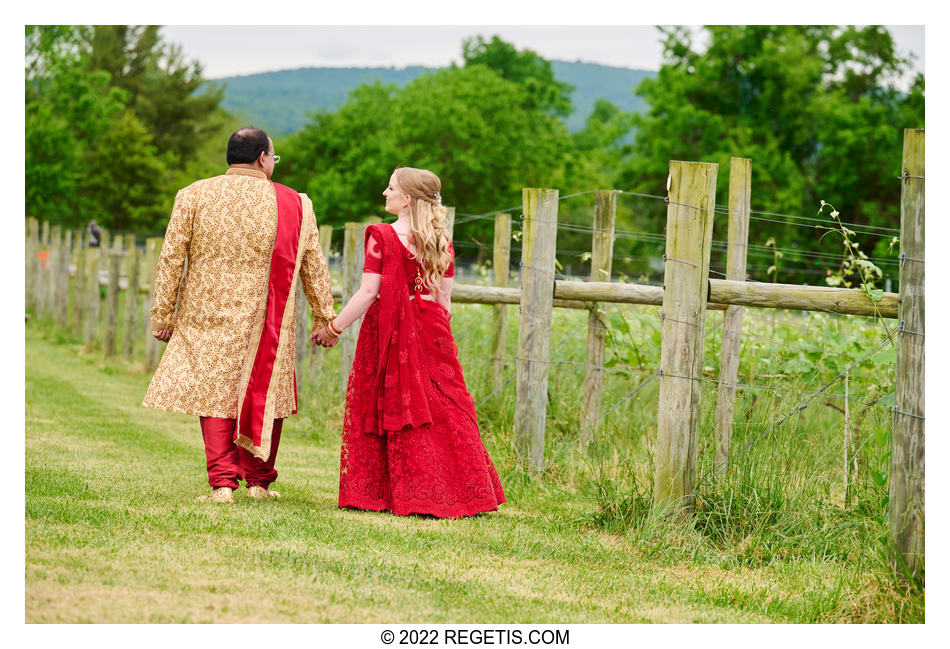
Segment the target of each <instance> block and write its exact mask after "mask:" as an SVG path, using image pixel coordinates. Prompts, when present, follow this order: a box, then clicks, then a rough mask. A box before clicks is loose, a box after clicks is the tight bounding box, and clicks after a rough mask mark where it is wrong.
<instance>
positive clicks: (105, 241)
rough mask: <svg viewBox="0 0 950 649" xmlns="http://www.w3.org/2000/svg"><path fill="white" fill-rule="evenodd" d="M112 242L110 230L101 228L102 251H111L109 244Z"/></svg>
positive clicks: (100, 245) (100, 242) (100, 243)
mask: <svg viewBox="0 0 950 649" xmlns="http://www.w3.org/2000/svg"><path fill="white" fill-rule="evenodd" d="M110 241H111V239H110V235H109V228H103V227H101V226H100V227H99V247H100V248H101V249H102V250H108V249H109V242H110Z"/></svg>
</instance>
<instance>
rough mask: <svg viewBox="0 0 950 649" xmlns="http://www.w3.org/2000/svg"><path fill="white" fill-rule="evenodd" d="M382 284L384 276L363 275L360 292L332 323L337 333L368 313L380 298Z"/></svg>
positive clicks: (374, 274) (357, 292)
mask: <svg viewBox="0 0 950 649" xmlns="http://www.w3.org/2000/svg"><path fill="white" fill-rule="evenodd" d="M382 284H383V276H382V275H378V274H376V273H363V280H362V282H361V283H360V288H359V290H358V291H356V293H354V294H353V297H351V298H350V301H349V302H347V303H346V306H345V307H343V310H342V311H340V313H339V314H338V315H337V317H336V318H334V319H333V320H332V321H331V322H333V326H334V327H336V330H337V331H343V330H344V329H346V328H347V327H349V326H350V325H351V324H353V323H354V322H356V321H357V320H359V319H360V318H361V317H362V316H363V314H364V313H366V310H367V309H369V308H370V306H372V304H373V302H375V301H376V298H377V297H379V289H380V287H381V286H382Z"/></svg>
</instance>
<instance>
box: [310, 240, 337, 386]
mask: <svg viewBox="0 0 950 649" xmlns="http://www.w3.org/2000/svg"><path fill="white" fill-rule="evenodd" d="M332 244H333V226H332V225H321V226H320V250H321V252H323V257H324V259H326V260H327V266H328V267H329V265H330V248H331V246H332ZM311 322H312V320H310V321H308V322H307V327H308V331H307V345H310V338H309V334H310V332H309V327H310V323H311ZM328 351H329V350H327V349H324V348H323V347H315V346H311V347H310V367H309V373H310V380H311V381H312V380H314V379H315V378H316V376H317V373H318V372H319V371H320V370H322V369H323V361H324V359H325V358H326V355H327V352H328Z"/></svg>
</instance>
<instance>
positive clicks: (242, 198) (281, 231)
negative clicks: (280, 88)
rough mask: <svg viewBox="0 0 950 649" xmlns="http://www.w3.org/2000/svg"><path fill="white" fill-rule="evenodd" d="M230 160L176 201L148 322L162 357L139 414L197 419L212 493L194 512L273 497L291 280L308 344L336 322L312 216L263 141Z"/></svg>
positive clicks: (244, 138)
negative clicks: (306, 306) (301, 297)
mask: <svg viewBox="0 0 950 649" xmlns="http://www.w3.org/2000/svg"><path fill="white" fill-rule="evenodd" d="M227 160H228V165H230V168H229V169H228V171H227V173H226V174H225V175H223V176H216V177H214V178H208V179H205V180H199V181H198V182H196V183H193V184H192V185H189V186H188V187H186V188H184V189H182V190H181V191H179V192H178V195H177V196H176V198H175V206H174V208H173V209H172V215H171V219H170V220H169V222H168V229H167V231H166V233H165V241H164V243H163V244H162V253H161V256H160V258H159V260H158V267H157V269H156V274H155V300H154V306H153V307H152V311H151V327H152V332H153V334H154V335H155V337H156V338H158V339H159V340H163V341H166V342H168V347H167V348H166V349H165V353H164V355H163V356H162V360H161V362H160V363H159V365H158V368H157V369H156V371H155V375H154V377H152V382H151V383H150V384H149V386H148V391H147V392H146V395H145V400H144V402H143V405H145V406H147V407H151V408H162V409H164V410H172V411H175V412H182V413H186V414H191V415H197V416H198V417H200V422H201V432H202V436H203V437H204V443H205V454H206V458H207V466H208V482H209V484H210V485H211V489H212V491H211V493H210V494H207V495H204V496H201V497H199V500H203V501H206V502H215V503H230V502H233V501H234V495H233V492H234V489H236V488H238V486H239V482H238V481H239V480H241V479H244V480H245V481H246V483H247V487H248V495H249V496H250V497H252V498H277V497H279V494H278V493H277V492H275V491H270V490H269V487H270V485H271V483H273V482H274V480H276V478H277V471H276V470H274V460H275V458H276V456H277V447H278V444H279V443H280V431H281V424H282V422H283V418H284V417H287V416H288V415H291V414H295V413H296V412H297V389H296V377H295V375H294V347H295V345H296V340H295V334H296V324H295V323H296V318H295V310H296V299H295V298H296V291H295V286H296V282H297V278H298V275H299V278H300V281H302V282H303V288H304V293H305V294H306V296H307V300H308V301H309V302H310V305H311V307H312V309H313V329H312V330H313V332H316V331H318V330H319V329H321V328H322V327H323V326H324V325H325V324H326V323H327V321H328V320H330V319H331V318H332V317H333V316H334V311H333V297H332V294H331V292H330V276H329V273H328V271H327V263H326V260H325V259H324V256H323V253H322V251H321V250H320V244H319V233H318V231H317V224H316V220H315V219H314V215H313V207H312V204H311V202H310V199H309V198H307V196H306V195H305V194H298V193H297V192H295V191H293V190H292V189H290V188H288V187H285V186H283V185H280V184H278V183H273V182H271V181H270V177H271V174H272V173H273V172H274V164H275V163H276V162H277V161H278V160H279V156H276V155H274V144H273V142H272V141H271V139H270V138H269V137H268V136H267V133H265V132H264V131H262V130H260V129H258V128H254V127H246V128H242V129H240V130H238V131H236V132H235V133H234V134H232V135H231V138H230V140H229V141H228V150H227ZM186 260H187V264H186ZM176 304H177V309H176ZM301 308H303V306H301ZM301 344H303V343H301Z"/></svg>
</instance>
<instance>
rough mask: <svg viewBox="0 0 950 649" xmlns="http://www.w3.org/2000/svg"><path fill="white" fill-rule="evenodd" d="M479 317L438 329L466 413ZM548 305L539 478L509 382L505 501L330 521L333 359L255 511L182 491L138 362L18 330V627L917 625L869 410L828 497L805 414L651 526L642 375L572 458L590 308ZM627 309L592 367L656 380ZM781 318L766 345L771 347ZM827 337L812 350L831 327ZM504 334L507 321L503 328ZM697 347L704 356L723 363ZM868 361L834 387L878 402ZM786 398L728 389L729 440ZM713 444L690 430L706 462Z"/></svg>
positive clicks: (824, 439) (173, 427) (192, 430)
mask: <svg viewBox="0 0 950 649" xmlns="http://www.w3.org/2000/svg"><path fill="white" fill-rule="evenodd" d="M643 311H644V310H643V309H641V310H640V312H636V313H642V312H643ZM487 312H488V311H487V308H485V307H480V306H471V307H468V306H456V307H455V316H454V319H453V329H454V330H455V332H456V337H457V338H458V340H459V346H460V348H461V354H462V359H463V366H464V367H465V369H466V378H467V380H468V383H469V386H470V389H471V391H472V393H473V396H474V397H475V399H476V402H480V401H482V399H484V398H485V397H487V396H488V395H489V394H490V393H491V385H490V378H489V377H490V372H491V367H490V365H489V364H488V363H485V362H484V358H486V356H485V352H484V348H486V347H487V344H488V341H487V335H486V332H487V326H488V324H487V323H488V322H490V318H486V313H487ZM558 313H559V315H558V316H557V318H556V321H555V331H554V332H552V339H553V340H557V341H558V344H557V345H556V346H555V347H554V350H555V351H554V352H552V354H556V355H557V358H559V359H563V360H565V361H566V363H565V364H562V365H557V366H555V365H552V371H551V381H550V389H549V396H550V400H549V403H550V405H549V425H548V443H547V451H546V457H548V458H549V462H550V467H549V468H548V469H547V470H546V471H545V472H544V474H542V475H541V476H540V477H530V476H528V475H526V474H525V473H524V472H523V471H522V470H521V469H520V468H519V463H518V461H517V458H516V455H515V453H514V449H513V448H512V443H511V439H510V438H511V432H510V431H511V419H512V415H511V412H512V411H513V408H512V405H513V395H514V384H513V383H512V384H510V385H508V386H507V387H506V388H505V389H504V390H502V391H501V392H499V393H498V394H497V395H496V396H494V397H491V398H489V399H487V400H486V401H485V402H484V404H483V405H480V407H479V416H480V420H481V421H482V431H483V437H484V439H485V443H486V446H487V447H488V449H489V451H490V452H491V454H492V457H493V458H494V459H495V462H496V465H497V466H498V469H499V472H500V474H501V476H502V481H503V483H504V485H505V489H506V492H507V496H508V503H507V504H505V505H503V506H502V507H501V509H500V510H499V511H498V512H495V513H491V514H487V515H482V516H478V517H475V518H470V519H462V520H448V521H447V520H435V519H431V518H425V517H407V518H402V517H395V516H391V515H389V514H385V513H369V512H356V511H341V510H339V509H337V507H336V488H337V480H338V467H339V430H340V421H341V419H342V404H341V402H340V401H341V399H340V390H339V387H338V385H337V384H338V381H339V374H338V366H339V362H338V356H337V355H336V354H337V353H338V351H337V350H331V352H330V354H329V355H328V356H327V358H326V361H325V365H324V368H323V370H322V371H317V372H316V374H315V378H313V379H304V378H302V379H301V384H302V387H301V415H298V416H296V417H292V418H290V419H289V420H288V422H287V423H286V424H285V427H284V431H285V432H284V435H283V438H282V443H281V449H280V456H279V458H278V463H277V468H278V470H279V471H280V478H279V480H278V482H277V483H276V484H275V488H276V489H278V490H279V491H280V492H281V493H282V495H283V498H282V499H281V500H280V501H276V502H273V501H272V502H258V501H252V500H249V499H248V498H246V496H245V495H244V493H243V492H242V493H239V494H238V495H237V502H236V503H235V504H234V505H231V506H216V505H209V504H199V503H196V502H195V501H194V498H195V496H196V495H198V494H200V493H205V491H206V489H207V478H206V474H205V470H204V454H203V447H202V443H201V436H200V432H199V428H198V422H197V418H195V417H188V416H182V415H177V414H173V413H166V412H161V411H155V410H149V409H145V408H142V407H141V405H140V403H141V400H142V396H143V394H144V391H145V387H146V385H147V384H148V380H149V376H148V375H147V374H145V373H143V372H142V371H141V369H140V368H139V367H137V366H134V365H129V364H126V363H123V362H122V361H118V360H111V361H108V362H105V361H103V360H102V359H101V356H100V355H99V354H98V353H96V354H86V353H84V352H83V351H82V348H81V346H80V345H79V344H77V342H76V341H75V340H72V339H70V338H68V337H64V336H62V335H60V334H57V333H55V332H54V331H53V329H52V327H51V326H49V323H46V322H42V321H34V322H31V323H30V324H29V325H28V326H27V328H26V345H25V347H26V359H25V361H26V431H25V434H26V458H25V462H26V466H25V469H26V485H25V488H26V511H25V519H26V520H25V537H26V548H25V554H26V574H25V581H26V588H25V598H26V621H27V622H109V623H135V622H315V623H319V622H376V623H382V622H392V623H397V622H398V623H422V622H431V623H439V622H442V623H450V622H451V623H641V622H707V623H720V622H726V623H763V622H779V623H798V622H922V621H923V618H924V596H923V591H922V587H921V586H920V585H919V584H915V583H908V582H906V581H904V580H903V579H901V578H900V577H898V576H896V575H894V574H893V573H891V572H890V571H889V569H888V568H887V562H886V560H885V558H884V549H885V546H884V541H883V540H882V539H884V538H886V524H885V519H884V517H883V516H884V511H885V509H884V506H885V505H886V502H884V503H883V504H882V493H883V494H884V497H886V488H884V489H882V487H881V485H880V484H879V481H880V479H879V476H878V477H876V476H877V474H878V473H880V471H881V470H882V469H881V467H886V453H884V451H882V449H886V446H887V440H886V439H885V437H886V431H887V430H888V417H887V415H886V408H880V409H878V410H874V409H870V408H869V409H868V411H867V412H868V413H869V414H868V415H867V418H866V420H865V424H864V437H863V438H862V439H863V440H864V441H863V442H862V443H863V447H862V448H863V451H862V452H863V455H862V467H863V468H862V472H861V474H860V475H861V480H860V482H858V483H857V484H856V487H855V488H854V496H853V498H851V500H850V502H849V503H847V504H846V503H845V502H844V497H843V496H842V495H841V489H840V483H841V458H840V457H839V455H838V451H839V450H840V448H841V442H840V436H839V435H838V433H837V432H836V431H838V429H839V428H840V423H839V420H840V416H841V415H840V413H838V412H837V411H836V410H834V409H833V408H831V407H816V408H810V409H808V410H806V411H805V412H803V413H802V415H801V418H800V419H799V420H797V421H796V422H793V425H790V426H789V427H785V428H783V429H782V430H781V431H779V433H781V435H779V434H776V435H769V436H768V437H767V438H766V439H765V440H763V441H762V442H760V443H759V444H757V445H756V446H755V447H754V448H753V449H752V450H751V451H750V452H749V453H747V454H745V455H744V456H743V459H742V460H741V461H740V462H738V463H737V465H736V467H735V469H734V470H731V471H730V472H729V473H728V474H727V475H726V476H724V478H723V479H722V480H721V481H717V482H715V483H713V484H711V485H709V486H708V487H705V488H703V489H702V490H701V492H700V493H699V494H698V496H699V500H698V501H697V508H696V514H695V516H693V517H691V518H689V519H686V520H680V521H677V520H668V519H664V518H661V517H657V516H655V515H653V514H652V513H651V511H650V507H649V498H650V493H649V491H650V476H651V475H652V474H651V464H650V447H651V440H652V437H653V435H655V418H656V413H655V408H656V383H655V382H654V383H653V384H652V385H648V386H647V387H646V388H644V389H643V391H642V392H640V393H638V394H637V395H636V396H635V397H634V398H631V399H628V400H626V401H620V398H621V397H623V396H624V395H625V394H627V393H629V391H630V389H631V387H633V386H635V385H636V384H637V383H638V382H639V381H640V380H642V378H643V377H641V376H636V377H635V378H633V375H632V374H625V373H623V372H612V373H609V375H608V377H607V381H606V388H605V389H606V393H605V399H604V405H605V410H606V409H607V408H608V407H612V406H615V405H616V406H617V407H616V409H615V410H613V411H612V412H611V413H610V414H609V416H607V417H606V418H605V420H604V427H603V430H602V431H601V432H600V433H599V438H598V442H597V443H596V444H595V445H594V447H593V448H591V449H590V450H589V451H587V452H581V451H578V450H577V449H576V448H575V444H574V440H575V436H576V432H577V431H576V429H577V419H578V414H577V409H578V408H577V404H578V402H579V397H578V392H579V389H580V385H581V382H582V377H583V372H582V371H578V367H576V366H573V365H570V364H569V363H570V362H572V361H578V362H582V361H583V334H582V335H581V338H580V341H579V342H578V341H577V336H574V335H572V334H571V332H573V331H576V330H577V328H578V327H579V326H582V325H583V321H584V320H583V319H584V318H586V313H566V314H565V315H561V314H562V313H563V312H558ZM618 313H619V311H618ZM630 314H633V315H630ZM611 317H612V318H616V317H617V316H616V314H614V315H612V316H611ZM624 317H625V318H626V319H625V320H624V322H625V323H626V324H625V325H619V326H618V328H617V330H618V331H622V330H623V328H624V327H626V331H627V334H628V335H629V338H630V340H631V341H641V342H640V343H636V344H634V347H633V348H631V347H630V345H629V344H626V343H625V342H624V340H622V339H620V338H618V339H616V340H614V341H612V343H611V344H612V348H611V349H612V352H611V355H613V356H617V355H618V354H621V352H622V353H623V354H626V355H627V356H624V358H625V359H626V360H625V362H630V363H631V364H635V363H636V362H637V359H639V360H640V362H641V363H642V367H643V369H644V371H645V372H647V371H648V370H652V368H653V366H652V363H653V362H654V361H655V359H654V355H655V353H656V346H655V340H654V339H655V338H656V335H655V332H653V331H652V330H651V329H649V326H648V324H647V323H646V321H643V322H641V321H640V320H638V319H637V318H639V317H640V316H638V315H636V314H635V312H634V311H630V312H629V313H628V315H626V316H624ZM509 318H511V315H510V316H509ZM763 322H764V323H765V324H762V323H760V325H761V327H762V329H761V330H762V331H766V328H767V326H768V320H765V321H763ZM713 324H715V322H713ZM756 326H758V325H756V324H755V323H754V322H750V324H749V327H750V329H752V330H756V329H755V327H756ZM783 326H786V325H785V324H783V323H782V322H780V323H779V326H778V328H776V327H775V326H773V327H772V330H771V332H769V333H768V335H769V336H771V337H772V338H776V337H781V336H782V335H783V334H782V327H783ZM823 326H824V327H825V329H823V333H822V337H824V338H825V342H826V344H827V337H828V336H830V335H831V334H832V333H834V332H833V331H832V329H834V328H835V327H839V328H840V325H838V324H832V325H823ZM789 328H790V329H794V328H795V325H794V324H792V325H789ZM829 332H830V333H829ZM845 333H849V332H845ZM516 335H517V323H514V322H511V323H510V324H509V337H510V338H515V339H516ZM764 335H765V334H763V336H764ZM849 335H850V336H851V338H858V339H859V340H863V338H861V336H865V334H863V333H860V332H858V333H855V332H850V333H849ZM867 336H868V337H870V336H871V334H867ZM709 338H711V337H710V336H707V344H708V345H709V347H710V350H713V348H714V347H715V340H709ZM849 340H850V338H849ZM637 344H639V345H640V346H639V347H637ZM750 344H751V343H750ZM848 344H850V343H848ZM746 351H747V350H745V349H744V352H743V354H744V358H745V357H746V356H748V357H749V358H750V359H755V360H744V361H743V362H744V363H746V365H744V366H742V367H740V372H743V371H744V372H747V373H755V372H757V371H758V372H761V371H762V370H761V369H756V368H753V367H748V364H749V363H758V364H761V365H763V366H765V367H773V368H774V367H776V364H777V363H779V360H781V362H782V363H785V364H786V365H788V367H793V365H792V364H791V363H792V361H794V360H796V359H797V358H798V356H797V355H798V350H797V349H796V350H795V352H794V353H793V354H785V356H782V357H781V359H780V358H779V356H780V354H779V353H778V352H777V351H776V352H775V353H773V354H772V355H771V356H769V355H768V354H767V353H766V351H767V350H765V349H764V348H763V349H758V348H750V349H749V350H748V352H749V353H746ZM783 353H785V352H784V351H783ZM836 353H837V352H836ZM710 354H711V357H710V360H709V361H708V364H709V365H710V366H715V367H718V360H717V359H716V358H715V357H714V350H713V351H711V352H710ZM628 356H629V358H628ZM803 358H805V361H808V362H813V363H814V365H815V366H816V367H817V368H819V369H820V371H819V369H815V370H814V372H817V374H815V375H814V376H808V377H807V378H808V380H809V381H821V380H823V378H824V377H825V375H826V374H827V373H828V372H834V368H833V367H832V368H831V369H829V368H823V365H822V364H823V363H824V364H829V362H827V360H826V359H825V355H822V356H820V357H819V358H817V359H812V360H809V359H808V358H807V357H803ZM799 360H801V359H799ZM803 362H804V361H803ZM881 362H882V363H886V362H892V361H889V360H887V359H885V360H882V361H881ZM831 365H834V364H833V363H831V364H830V365H829V366H831ZM821 368H823V369H821ZM513 371H514V370H513V368H509V369H508V370H506V372H507V374H506V376H510V375H511V374H512V373H513ZM802 371H803V372H805V369H804V368H803V370H802ZM875 371H877V374H875ZM887 371H888V370H886V366H885V369H884V370H875V367H874V366H872V367H871V368H870V369H869V370H867V372H868V373H867V374H866V375H859V374H856V376H855V377H854V378H853V379H852V384H853V385H852V389H854V390H856V391H857V390H858V389H860V390H863V391H864V392H865V393H871V392H873V391H874V390H876V389H880V391H881V392H880V393H881V394H883V393H884V392H885V391H886V390H887V389H888V386H887V385H884V386H883V387H881V386H880V385H878V384H879V383H881V381H878V379H877V378H875V377H876V376H877V375H878V374H880V375H884V374H886V372H887ZM821 372H824V373H825V374H822V373H821ZM302 374H303V372H302ZM785 375H789V372H786V373H785ZM892 381H893V379H891V382H892ZM798 387H799V388H801V387H802V385H801V384H799V385H798ZM890 389H892V386H891V387H890ZM795 398H797V396H790V397H787V398H786V397H781V396H769V394H761V395H752V396H749V397H748V398H746V397H743V399H740V402H739V403H738V404H737V412H738V413H742V417H743V418H744V419H742V420H741V422H740V424H739V425H737V429H741V428H742V426H745V427H746V429H742V430H738V431H737V444H741V443H742V442H743V441H744V440H745V439H751V436H752V435H753V433H754V432H755V431H756V430H758V429H756V428H755V426H754V424H756V423H757V422H758V421H766V420H769V417H770V416H771V420H770V421H772V422H774V420H775V417H776V415H778V414H780V413H781V412H782V411H783V410H785V409H790V407H792V406H794V399H795ZM712 399H714V389H712V388H710V389H708V391H707V388H704V403H703V408H704V410H703V412H704V421H705V420H708V419H710V418H711V415H710V414H708V413H711V411H712ZM707 401H709V402H710V403H707ZM737 421H739V415H737ZM711 434H712V433H711V423H710V422H708V421H705V423H704V432H703V439H702V441H701V444H702V447H703V448H701V457H703V458H706V459H705V460H702V461H701V464H703V467H704V468H706V467H707V465H708V457H707V456H708V452H706V451H705V450H704V449H706V448H708V445H709V443H710V437H709V436H710V435H711Z"/></svg>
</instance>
